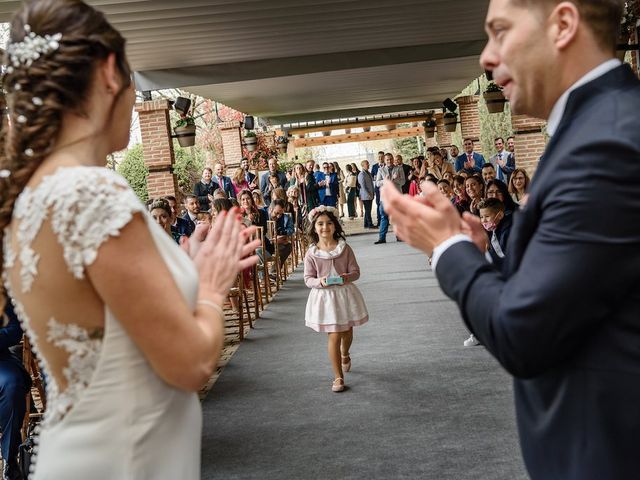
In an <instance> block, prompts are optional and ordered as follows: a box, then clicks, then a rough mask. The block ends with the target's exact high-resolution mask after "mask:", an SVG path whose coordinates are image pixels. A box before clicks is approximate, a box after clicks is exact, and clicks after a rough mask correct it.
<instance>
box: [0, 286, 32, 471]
mask: <svg viewBox="0 0 640 480" xmlns="http://www.w3.org/2000/svg"><path fill="white" fill-rule="evenodd" d="M4 298H7V297H6V295H5V296H4ZM0 302H1V300H0ZM3 312H4V313H3V316H2V325H1V326H0V432H2V442H1V443H0V447H1V448H2V458H3V459H4V470H3V477H2V478H3V479H10V480H18V479H23V478H24V477H23V476H22V474H21V472H20V467H19V466H18V447H19V446H20V444H21V443H22V435H21V431H20V430H21V428H22V422H23V420H24V416H25V412H26V401H25V398H26V396H27V394H28V393H29V390H30V388H31V378H30V377H29V374H28V373H27V371H26V370H25V368H24V366H23V365H22V360H21V359H20V358H19V357H18V356H16V355H15V354H14V352H12V351H11V347H15V346H17V345H19V344H20V341H21V340H22V329H21V328H20V322H19V321H18V317H17V316H16V314H15V312H14V311H13V307H12V306H11V301H10V300H8V299H7V300H6V304H5V306H4V308H3Z"/></svg>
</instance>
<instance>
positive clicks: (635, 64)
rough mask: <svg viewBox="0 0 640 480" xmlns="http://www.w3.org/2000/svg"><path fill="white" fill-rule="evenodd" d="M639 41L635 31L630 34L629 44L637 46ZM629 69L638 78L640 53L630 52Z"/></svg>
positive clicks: (639, 74)
mask: <svg viewBox="0 0 640 480" xmlns="http://www.w3.org/2000/svg"><path fill="white" fill-rule="evenodd" d="M638 41H640V39H639V38H638V31H637V30H636V31H635V32H633V33H632V34H631V40H630V41H629V43H632V44H637V43H638ZM631 68H633V71H634V72H636V75H638V77H640V51H638V50H634V51H632V52H631Z"/></svg>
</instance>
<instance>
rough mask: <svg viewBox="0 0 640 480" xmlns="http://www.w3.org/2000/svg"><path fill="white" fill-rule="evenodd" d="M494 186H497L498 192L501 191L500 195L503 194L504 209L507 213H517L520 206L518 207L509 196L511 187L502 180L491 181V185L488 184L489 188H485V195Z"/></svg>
mask: <svg viewBox="0 0 640 480" xmlns="http://www.w3.org/2000/svg"><path fill="white" fill-rule="evenodd" d="M493 185H495V186H496V188H497V189H498V190H500V193H501V194H502V197H503V198H504V202H503V203H504V209H505V210H506V211H508V212H509V211H511V212H513V211H515V210H517V209H518V205H516V202H514V201H513V198H511V195H510V194H509V187H507V184H506V183H504V182H503V181H502V180H498V179H497V178H496V179H493V180H491V181H489V183H487V187H486V188H485V195H486V192H487V190H489V188H490V187H492V186H493Z"/></svg>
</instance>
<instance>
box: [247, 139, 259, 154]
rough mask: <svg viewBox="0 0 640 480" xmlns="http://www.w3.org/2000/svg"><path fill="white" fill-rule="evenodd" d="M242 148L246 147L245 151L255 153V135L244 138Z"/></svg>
mask: <svg viewBox="0 0 640 480" xmlns="http://www.w3.org/2000/svg"><path fill="white" fill-rule="evenodd" d="M244 146H245V147H247V151H249V152H255V151H256V148H258V137H256V136H255V135H251V136H246V137H244Z"/></svg>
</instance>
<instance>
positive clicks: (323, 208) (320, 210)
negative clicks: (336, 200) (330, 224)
mask: <svg viewBox="0 0 640 480" xmlns="http://www.w3.org/2000/svg"><path fill="white" fill-rule="evenodd" d="M327 212H329V213H333V214H334V215H335V214H336V213H338V210H337V209H336V208H335V207H327V206H325V205H320V206H319V207H316V208H314V209H313V210H311V211H310V212H309V218H310V219H311V221H313V220H314V219H315V218H316V217H317V216H318V215H320V214H323V213H327Z"/></svg>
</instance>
